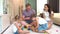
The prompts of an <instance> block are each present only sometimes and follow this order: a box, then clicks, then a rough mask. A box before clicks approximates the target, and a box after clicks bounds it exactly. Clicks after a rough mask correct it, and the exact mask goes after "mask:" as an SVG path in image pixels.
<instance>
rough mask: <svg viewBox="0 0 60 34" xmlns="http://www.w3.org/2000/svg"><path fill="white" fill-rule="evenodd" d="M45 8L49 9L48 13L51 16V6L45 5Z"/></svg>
mask: <svg viewBox="0 0 60 34" xmlns="http://www.w3.org/2000/svg"><path fill="white" fill-rule="evenodd" d="M45 6H47V7H48V12H49V14H51V10H50V9H51V8H50V6H49V4H45Z"/></svg>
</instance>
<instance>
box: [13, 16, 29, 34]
mask: <svg viewBox="0 0 60 34" xmlns="http://www.w3.org/2000/svg"><path fill="white" fill-rule="evenodd" d="M15 20H16V21H15V22H14V25H15V26H16V27H17V32H18V34H29V31H27V30H26V31H24V30H22V28H23V27H24V26H25V25H27V24H26V22H25V21H20V17H19V16H16V17H15Z"/></svg>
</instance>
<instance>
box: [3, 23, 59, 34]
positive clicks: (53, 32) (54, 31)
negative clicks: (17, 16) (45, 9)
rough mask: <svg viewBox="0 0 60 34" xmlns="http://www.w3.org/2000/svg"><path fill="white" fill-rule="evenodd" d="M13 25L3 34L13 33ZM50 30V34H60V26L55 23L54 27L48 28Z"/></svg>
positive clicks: (33, 33) (31, 33) (34, 33)
mask: <svg viewBox="0 0 60 34" xmlns="http://www.w3.org/2000/svg"><path fill="white" fill-rule="evenodd" d="M12 26H13V25H12ZM12 26H11V27H10V28H9V29H8V30H7V31H6V32H4V33H3V34H13V31H12ZM48 32H49V33H50V34H60V27H59V26H56V25H54V24H53V25H52V28H51V29H50V30H48ZM30 34H46V33H36V32H30Z"/></svg>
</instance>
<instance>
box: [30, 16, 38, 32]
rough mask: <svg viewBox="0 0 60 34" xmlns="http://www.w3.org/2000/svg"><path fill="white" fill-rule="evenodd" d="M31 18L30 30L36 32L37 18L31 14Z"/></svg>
mask: <svg viewBox="0 0 60 34" xmlns="http://www.w3.org/2000/svg"><path fill="white" fill-rule="evenodd" d="M31 19H32V23H31V25H32V26H31V30H32V31H34V32H37V31H38V30H37V28H38V27H37V26H38V23H37V20H36V16H35V15H32V16H31Z"/></svg>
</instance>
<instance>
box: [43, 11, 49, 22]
mask: <svg viewBox="0 0 60 34" xmlns="http://www.w3.org/2000/svg"><path fill="white" fill-rule="evenodd" d="M43 13H44V15H45V19H46V21H50V18H49V12H48V11H44V12H43Z"/></svg>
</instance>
